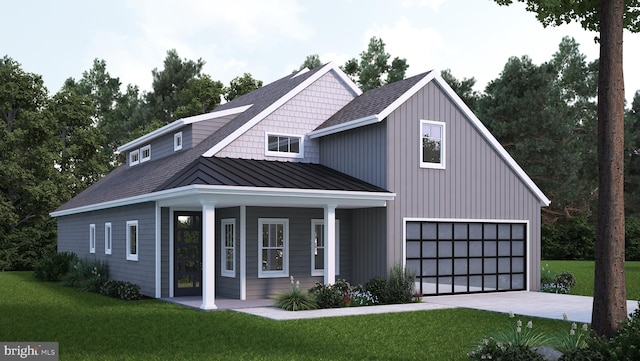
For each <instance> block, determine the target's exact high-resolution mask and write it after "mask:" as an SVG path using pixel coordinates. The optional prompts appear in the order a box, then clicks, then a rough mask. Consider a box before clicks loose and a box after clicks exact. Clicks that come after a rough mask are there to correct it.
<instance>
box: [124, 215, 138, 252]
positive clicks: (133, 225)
mask: <svg viewBox="0 0 640 361" xmlns="http://www.w3.org/2000/svg"><path fill="white" fill-rule="evenodd" d="M127 260H129V261H137V260H138V221H127Z"/></svg>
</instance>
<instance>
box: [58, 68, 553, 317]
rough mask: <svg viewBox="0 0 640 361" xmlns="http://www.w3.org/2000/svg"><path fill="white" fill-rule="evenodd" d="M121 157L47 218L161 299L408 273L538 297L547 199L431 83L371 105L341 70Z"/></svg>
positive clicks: (243, 294)
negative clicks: (401, 269)
mask: <svg viewBox="0 0 640 361" xmlns="http://www.w3.org/2000/svg"><path fill="white" fill-rule="evenodd" d="M119 151H120V152H123V153H125V154H126V155H127V164H126V165H123V166H121V167H119V168H117V169H115V170H114V171H112V172H111V173H110V174H108V175H106V176H105V177H104V178H103V179H101V180H100V181H99V182H97V183H95V184H94V185H92V186H91V187H89V188H88V189H86V190H85V191H84V192H82V193H80V194H79V195H78V196H76V197H75V198H73V199H71V200H70V201H69V202H67V203H65V204H63V205H62V206H61V207H59V208H58V209H57V210H55V211H54V212H52V213H51V215H52V216H53V217H56V218H57V221H58V250H59V251H73V252H75V253H77V254H78V255H79V256H80V257H81V258H87V259H101V260H104V261H105V262H106V263H107V264H108V266H109V270H110V276H111V277H112V278H114V279H119V280H125V281H130V282H133V283H136V284H138V285H140V287H141V292H142V293H143V294H145V295H147V296H151V297H156V298H161V297H163V298H164V297H180V296H187V295H202V306H201V308H203V309H215V308H216V303H215V302H216V298H217V297H218V298H220V297H224V298H235V299H241V300H245V299H260V298H266V297H268V296H269V295H271V294H273V293H274V292H276V291H279V290H283V289H286V288H288V287H289V286H290V276H293V277H295V279H296V280H299V281H300V282H301V287H311V286H312V285H313V284H314V283H315V282H324V283H325V284H331V283H333V282H335V280H336V278H344V279H347V280H348V281H350V282H351V283H354V284H357V283H364V282H366V281H367V280H368V279H370V278H372V277H374V276H386V275H387V273H388V271H389V269H390V268H391V267H392V266H394V265H396V264H403V265H405V266H406V267H407V268H408V269H411V270H413V271H415V272H416V275H417V277H416V289H417V292H419V293H421V294H423V295H436V294H455V293H473V292H495V291H509V290H525V289H526V290H536V289H537V288H538V286H539V277H540V272H539V263H540V207H541V206H547V205H548V204H549V200H548V199H547V198H546V197H545V195H544V194H543V193H542V192H541V191H540V189H539V188H538V187H537V186H536V185H535V184H534V183H533V182H532V180H531V179H530V178H529V177H528V176H527V175H526V174H525V173H524V172H523V170H522V169H521V168H520V167H519V166H518V164H516V162H515V161H514V160H513V159H512V158H511V157H510V156H509V154H508V153H507V152H506V151H505V150H504V149H503V148H502V147H501V146H500V144H499V143H498V142H497V141H496V139H495V138H494V137H493V136H492V135H491V134H490V133H489V132H488V130H487V129H486V128H485V127H484V125H482V123H481V122H480V121H479V120H478V118H477V117H476V116H475V115H474V114H473V113H472V112H471V111H470V110H469V108H468V107H467V106H466V105H465V104H464V103H463V102H462V101H461V99H460V98H459V97H458V96H457V95H456V94H455V92H454V91H453V90H452V89H451V88H450V87H449V86H448V85H447V84H446V82H445V81H444V80H443V79H442V78H441V77H440V75H439V74H438V73H437V72H435V71H431V72H427V73H423V74H419V75H416V76H413V77H410V78H407V79H405V80H402V81H398V82H395V83H392V84H389V85H386V86H383V87H381V88H378V89H374V90H371V91H368V92H366V93H362V92H361V91H360V90H359V89H358V88H357V86H356V85H355V84H354V83H353V82H352V81H351V80H350V79H349V78H348V77H347V76H346V75H345V74H344V73H343V72H342V71H341V70H340V69H339V67H337V66H336V65H334V64H332V63H328V64H326V65H324V66H322V67H319V68H316V69H313V70H303V71H300V72H298V73H295V74H292V75H288V76H285V77H284V78H282V79H279V80H277V81H275V82H273V83H271V84H268V85H266V86H264V87H262V88H260V89H257V90H255V91H253V92H251V93H249V94H246V95H244V96H242V97H239V98H237V99H234V100H233V101H231V102H228V103H225V104H222V105H221V106H219V107H218V108H217V109H216V110H215V111H213V112H211V113H207V114H202V115H197V116H192V117H188V118H184V119H179V120H176V121H174V122H173V123H170V124H168V125H166V126H164V127H162V128H160V129H157V130H155V131H153V132H151V133H148V134H146V135H144V136H142V137H140V138H138V139H135V140H133V141H131V142H129V143H127V144H124V145H122V146H121V147H120V148H119Z"/></svg>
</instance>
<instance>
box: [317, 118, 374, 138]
mask: <svg viewBox="0 0 640 361" xmlns="http://www.w3.org/2000/svg"><path fill="white" fill-rule="evenodd" d="M382 119H383V118H380V117H379V116H378V115H376V114H374V115H370V116H367V117H364V118H360V119H355V120H350V121H348V122H345V123H340V124H336V125H332V126H330V127H326V128H322V129H318V130H314V131H312V132H311V133H309V134H307V136H308V137H309V138H311V139H314V138H320V137H324V136H325V135H330V134H335V133H340V132H344V131H347V130H350V129H354V128H358V127H362V126H365V125H369V124H374V123H379V122H380V121H381V120H382Z"/></svg>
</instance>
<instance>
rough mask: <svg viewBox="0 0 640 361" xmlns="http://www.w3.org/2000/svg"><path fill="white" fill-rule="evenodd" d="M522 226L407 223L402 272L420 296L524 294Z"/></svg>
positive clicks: (523, 240)
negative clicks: (413, 276)
mask: <svg viewBox="0 0 640 361" xmlns="http://www.w3.org/2000/svg"><path fill="white" fill-rule="evenodd" d="M526 233H527V232H526V224H524V223H483V222H473V223H456V222H407V229H406V236H407V240H406V242H407V243H406V246H407V249H406V251H407V269H409V270H412V271H413V272H415V274H416V292H417V293H420V294H423V295H435V294H453V293H474V292H494V291H507V290H524V289H525V288H526V261H525V259H526V254H525V243H526Z"/></svg>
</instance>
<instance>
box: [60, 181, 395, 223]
mask: <svg viewBox="0 0 640 361" xmlns="http://www.w3.org/2000/svg"><path fill="white" fill-rule="evenodd" d="M205 195H209V196H232V197H244V198H246V200H247V201H249V203H250V202H251V200H252V199H254V200H255V198H256V197H273V198H281V199H288V200H291V199H296V198H300V199H307V200H310V199H315V200H318V202H316V203H326V202H327V200H329V199H332V200H342V201H343V202H346V203H349V202H350V201H353V202H354V203H358V204H360V203H362V204H364V203H371V206H380V207H381V206H384V205H385V204H386V202H387V201H390V200H393V199H394V198H395V195H396V194H395V193H388V192H353V191H335V190H315V189H313V190H306V189H293V188H265V187H238V186H213V185H189V186H184V187H179V188H173V189H168V190H164V191H160V192H153V193H148V194H143V195H139V196H135V197H129V198H123V199H118V200H114V201H109V202H103V203H97V204H92V205H88V206H84V207H77V208H72V209H66V210H63V211H57V212H51V213H49V215H50V216H51V217H62V216H68V215H72V214H77V213H85V212H92V211H97V210H101V209H106V208H115V207H122V206H128V205H132V204H139V203H145V202H156V201H163V200H168V199H172V198H173V199H176V198H181V197H191V196H205ZM287 202H290V201H287ZM314 204H315V203H314Z"/></svg>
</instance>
